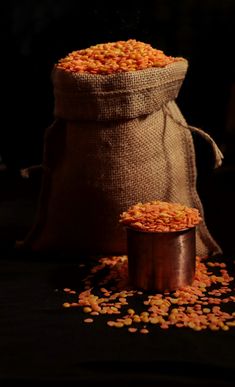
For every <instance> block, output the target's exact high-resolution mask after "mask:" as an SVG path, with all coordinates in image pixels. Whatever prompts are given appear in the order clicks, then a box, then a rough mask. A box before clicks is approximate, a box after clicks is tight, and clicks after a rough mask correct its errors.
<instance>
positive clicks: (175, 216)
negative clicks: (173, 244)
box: [120, 200, 202, 232]
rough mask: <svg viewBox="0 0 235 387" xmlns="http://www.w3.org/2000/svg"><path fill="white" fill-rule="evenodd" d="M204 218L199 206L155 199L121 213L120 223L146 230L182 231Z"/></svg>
mask: <svg viewBox="0 0 235 387" xmlns="http://www.w3.org/2000/svg"><path fill="white" fill-rule="evenodd" d="M201 220H202V218H201V216H200V213H199V211H198V209H197V208H191V207H187V206H185V205H183V204H180V203H171V202H165V201H160V200H155V201H152V202H148V203H144V204H143V203H137V204H135V205H133V206H132V207H130V208H129V209H128V210H127V211H125V212H123V213H122V214H121V215H120V223H122V224H123V225H125V226H128V227H131V228H134V229H137V230H139V231H146V232H170V231H180V230H184V229H187V228H191V227H195V226H196V225H197V224H198V223H200V221H201Z"/></svg>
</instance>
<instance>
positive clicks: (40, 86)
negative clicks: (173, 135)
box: [0, 0, 235, 169]
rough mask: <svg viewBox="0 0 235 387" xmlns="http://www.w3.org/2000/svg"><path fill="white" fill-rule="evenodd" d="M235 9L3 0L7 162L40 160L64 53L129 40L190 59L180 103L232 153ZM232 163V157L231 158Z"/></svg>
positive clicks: (201, 3) (0, 143) (2, 147)
mask: <svg viewBox="0 0 235 387" xmlns="http://www.w3.org/2000/svg"><path fill="white" fill-rule="evenodd" d="M234 11H235V1H234V0H223V1H220V0H175V1H174V0H155V1H148V0H146V1H141V2H138V1H124V2H120V1H119V2H108V1H101V0H100V1H99V2H98V1H94V2H90V1H89V2H84V1H83V2H81V1H75V0H57V1H56V0H40V1H32V0H19V1H12V0H9V1H7V3H6V4H4V3H3V2H1V5H0V12H1V31H0V32H1V34H0V41H1V52H2V55H1V61H0V71H1V94H2V98H1V99H2V102H1V106H2V109H1V127H0V155H1V157H2V159H3V161H4V162H5V164H7V166H8V167H9V168H13V169H14V168H16V169H17V168H20V167H23V166H28V165H31V164H35V163H40V162H41V157H42V145H43V134H44V130H45V128H46V127H47V126H48V125H49V124H50V123H51V122H52V120H53V89H52V84H51V78H50V76H51V70H52V67H53V64H54V63H55V62H56V61H57V60H58V59H59V58H61V57H63V56H65V55H66V54H67V53H69V52H70V51H72V50H77V49H81V48H85V47H88V46H90V45H94V44H96V43H100V42H107V41H115V40H126V39H129V38H134V39H137V40H141V41H144V42H147V43H150V44H152V45H153V46H154V47H155V48H159V49H162V50H163V51H164V52H165V53H166V54H168V55H173V56H177V55H178V56H184V57H185V58H187V59H188V60H189V70H188V74H187V77H186V80H185V82H184V84H183V87H182V89H181V92H180V95H179V97H178V104H179V106H180V108H181V110H182V112H183V114H184V115H185V117H186V119H187V120H188V122H189V123H190V124H192V125H195V126H198V127H201V128H202V129H204V130H205V131H207V132H208V133H209V134H211V135H212V136H213V137H214V139H215V140H216V141H217V143H218V145H220V146H221V147H222V148H223V149H225V151H227V149H230V153H231V149H232V150H233V141H234V137H235V134H234V132H235V128H234V127H233V122H234V118H233V115H234V113H233V107H232V106H233V100H232V99H231V98H232V97H231V95H232V91H233V85H234V82H235V74H234V36H235V34H234V20H235V19H234V16H235V12H234ZM228 153H229V152H228ZM227 160H229V161H230V162H231V161H232V162H234V160H233V159H232V158H231V155H230V158H229V157H228V158H227Z"/></svg>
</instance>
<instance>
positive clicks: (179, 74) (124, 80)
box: [51, 59, 188, 95]
mask: <svg viewBox="0 0 235 387" xmlns="http://www.w3.org/2000/svg"><path fill="white" fill-rule="evenodd" d="M187 69H188V61H187V60H186V59H184V60H181V61H178V62H174V63H171V64H169V65H167V66H165V67H154V68H148V69H144V70H137V71H130V72H125V73H124V72H123V73H115V74H108V75H101V74H88V73H74V72H69V71H66V70H63V69H60V68H57V67H56V66H54V68H53V70H52V74H51V78H52V82H53V85H54V89H55V91H56V90H57V89H58V91H60V92H61V93H66V91H67V92H69V93H70V94H73V93H76V94H86V93H88V94H97V95H99V94H101V95H104V94H106V93H107V94H110V93H114V94H120V93H124V94H125V93H128V92H130V91H132V92H138V91H142V90H146V89H148V90H151V89H155V88H158V87H162V86H163V85H164V84H167V83H173V82H174V81H175V82H179V81H183V80H184V78H185V75H186V72H187Z"/></svg>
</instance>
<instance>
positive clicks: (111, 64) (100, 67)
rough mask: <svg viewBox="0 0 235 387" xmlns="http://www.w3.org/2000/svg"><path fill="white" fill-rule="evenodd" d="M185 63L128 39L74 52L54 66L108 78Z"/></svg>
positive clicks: (147, 45)
mask: <svg viewBox="0 0 235 387" xmlns="http://www.w3.org/2000/svg"><path fill="white" fill-rule="evenodd" d="M182 60H185V59H183V58H181V57H172V56H167V55H165V54H164V52H163V51H161V50H157V49H155V48H153V47H152V46H151V45H150V44H148V43H144V42H139V41H136V40H135V39H129V40H127V41H118V42H111V43H101V44H97V45H95V46H91V47H88V48H85V49H82V50H78V51H73V52H71V53H70V54H68V55H67V56H66V57H65V58H62V59H60V60H59V61H58V63H57V64H56V67H57V68H59V69H62V70H65V71H67V72H72V73H89V74H101V75H109V74H114V73H120V72H129V71H137V70H144V69H147V68H153V67H165V66H167V65H169V64H171V63H174V62H177V61H182Z"/></svg>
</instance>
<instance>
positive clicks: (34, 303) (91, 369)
mask: <svg viewBox="0 0 235 387" xmlns="http://www.w3.org/2000/svg"><path fill="white" fill-rule="evenodd" d="M208 176H209V175H208ZM208 176H206V177H205V179H202V180H201V181H198V184H199V187H198V189H199V190H200V194H201V197H202V199H203V203H204V205H205V213H206V216H207V221H208V224H209V226H210V229H211V231H212V232H213V235H214V236H215V237H216V238H217V240H218V242H219V243H220V244H221V246H222V247H223V249H224V250H225V253H224V256H223V257H222V259H223V260H225V261H226V262H228V265H230V266H229V267H230V270H231V271H232V272H233V264H232V262H233V260H234V247H233V243H234V237H233V232H234V229H233V228H232V223H233V220H232V219H233V218H234V217H233V215H234V214H233V213H234V204H233V199H232V198H233V195H234V191H233V186H232V183H231V181H232V179H233V178H234V170H233V169H230V168H223V169H220V170H218V171H216V172H215V173H213V174H211V175H210V176H211V177H210V179H209V180H208ZM39 188H40V177H39V176H36V177H33V178H31V179H22V178H21V177H20V176H19V174H17V173H12V174H11V173H10V174H7V173H2V174H1V193H0V197H1V201H0V260H1V262H0V303H1V304H0V382H1V386H5V385H8V384H11V383H13V385H16V384H17V385H18V383H19V382H22V381H23V382H24V385H34V386H35V385H36V386H37V385H46V384H50V385H56V386H60V385H76V386H93V385H95V384H100V383H102V385H103V386H108V385H116V384H117V385H121V384H122V385H124V386H129V385H131V386H132V385H134V384H136V385H143V386H148V385H153V386H178V385H179V386H230V385H231V386H232V385H234V383H235V377H234V373H235V328H233V329H230V330H229V331H228V332H226V331H221V330H220V331H216V332H213V331H210V330H205V331H200V332H195V331H193V330H192V329H186V328H181V329H178V328H174V327H172V328H171V329H168V330H163V329H160V328H159V327H154V329H152V331H151V333H150V334H149V335H140V334H139V335H136V334H135V335H132V334H130V333H129V332H128V331H127V330H125V329H110V328H109V327H107V316H100V317H99V318H98V319H96V321H95V323H94V324H84V322H83V317H84V316H82V311H81V310H78V309H70V310H68V309H66V308H63V307H62V304H63V302H64V301H65V293H64V292H63V288H65V287H70V288H79V286H80V283H81V279H82V276H83V272H82V271H83V270H85V269H86V268H85V269H84V268H82V267H81V266H80V263H81V258H79V259H78V260H76V258H74V257H70V256H64V257H62V256H61V257H58V256H56V255H53V254H48V255H47V256H46V255H41V256H40V255H35V254H31V253H27V254H26V253H23V252H19V251H16V250H15V247H14V246H15V241H16V240H19V239H22V238H24V237H25V235H26V233H27V231H28V230H29V228H30V226H31V224H32V222H33V219H34V215H35V211H36V207H37V200H38V193H39ZM229 219H230V220H229ZM218 259H221V257H218ZM89 264H90V265H91V264H92V262H90V263H89Z"/></svg>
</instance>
